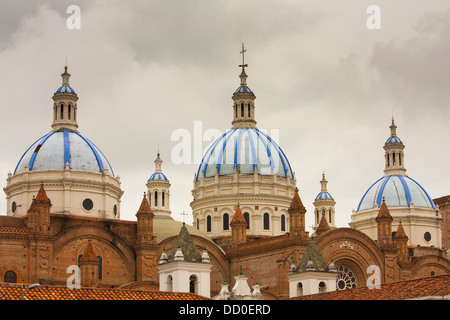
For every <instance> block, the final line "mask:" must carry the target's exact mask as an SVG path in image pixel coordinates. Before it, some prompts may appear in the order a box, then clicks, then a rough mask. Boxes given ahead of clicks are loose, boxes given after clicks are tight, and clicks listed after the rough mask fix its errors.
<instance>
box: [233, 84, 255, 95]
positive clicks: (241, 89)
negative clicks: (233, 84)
mask: <svg viewBox="0 0 450 320" xmlns="http://www.w3.org/2000/svg"><path fill="white" fill-rule="evenodd" d="M236 93H253V91H252V90H250V88H249V87H247V86H240V87H239V88H237V89H236V91H234V93H233V94H236Z"/></svg>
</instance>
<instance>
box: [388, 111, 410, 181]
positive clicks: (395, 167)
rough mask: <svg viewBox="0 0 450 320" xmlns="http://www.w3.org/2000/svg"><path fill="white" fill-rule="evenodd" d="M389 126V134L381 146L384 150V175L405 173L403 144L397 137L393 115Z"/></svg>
mask: <svg viewBox="0 0 450 320" xmlns="http://www.w3.org/2000/svg"><path fill="white" fill-rule="evenodd" d="M389 128H390V129H391V136H390V137H389V138H388V139H387V141H386V143H385V144H384V147H383V148H384V150H385V169H384V173H385V176H388V175H398V174H401V175H405V174H406V169H405V157H404V154H403V149H405V145H404V144H403V142H402V141H401V140H400V138H399V137H397V126H396V125H395V123H394V117H392V124H391V125H390V127H389Z"/></svg>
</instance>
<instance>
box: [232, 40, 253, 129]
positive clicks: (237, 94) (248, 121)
mask: <svg viewBox="0 0 450 320" xmlns="http://www.w3.org/2000/svg"><path fill="white" fill-rule="evenodd" d="M245 52H247V50H246V49H245V48H244V44H242V51H241V54H242V64H240V65H239V67H242V72H241V74H240V76H239V77H240V78H241V84H240V86H239V88H237V89H236V90H235V91H234V93H233V97H232V98H233V101H234V105H233V122H232V123H231V124H232V125H233V128H249V127H250V128H255V127H256V120H255V98H256V97H255V94H254V93H253V92H252V90H250V88H249V87H248V86H247V77H248V76H247V73H245V68H246V67H248V64H246V63H245V59H244V54H245Z"/></svg>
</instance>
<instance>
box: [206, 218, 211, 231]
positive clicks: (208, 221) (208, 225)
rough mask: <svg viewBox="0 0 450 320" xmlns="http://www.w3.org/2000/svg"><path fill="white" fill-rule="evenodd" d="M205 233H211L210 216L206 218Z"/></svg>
mask: <svg viewBox="0 0 450 320" xmlns="http://www.w3.org/2000/svg"><path fill="white" fill-rule="evenodd" d="M206 232H211V216H207V217H206Z"/></svg>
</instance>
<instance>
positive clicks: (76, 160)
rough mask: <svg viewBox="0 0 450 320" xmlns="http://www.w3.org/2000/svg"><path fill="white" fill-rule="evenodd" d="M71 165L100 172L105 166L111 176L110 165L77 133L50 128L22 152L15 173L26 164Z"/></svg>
mask: <svg viewBox="0 0 450 320" xmlns="http://www.w3.org/2000/svg"><path fill="white" fill-rule="evenodd" d="M66 163H68V164H69V167H70V169H74V170H82V171H94V172H103V170H104V169H105V168H107V169H108V170H109V171H110V174H111V175H113V176H114V172H113V170H112V167H111V166H110V164H109V162H108V160H107V159H106V157H105V156H104V155H103V153H102V152H101V151H100V150H99V149H98V148H97V147H96V146H95V145H94V144H93V143H92V142H91V141H89V140H88V139H86V138H85V137H83V136H82V135H81V134H80V133H78V132H74V131H69V130H64V131H52V132H50V133H48V134H46V135H44V136H43V137H41V138H39V139H38V140H37V141H36V142H35V143H33V144H32V145H31V146H30V147H29V148H28V149H27V151H25V153H24V154H23V155H22V157H21V158H20V160H19V163H18V164H17V166H16V169H15V171H14V174H17V173H22V172H23V171H24V169H25V166H26V165H28V167H29V170H30V171H36V170H64V169H65V164H66Z"/></svg>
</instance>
